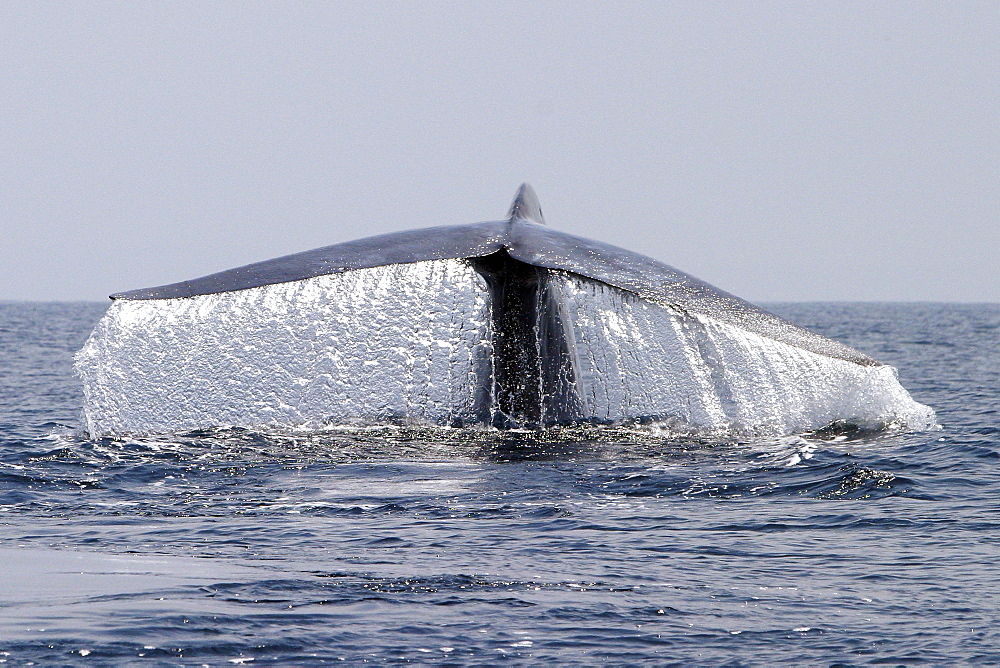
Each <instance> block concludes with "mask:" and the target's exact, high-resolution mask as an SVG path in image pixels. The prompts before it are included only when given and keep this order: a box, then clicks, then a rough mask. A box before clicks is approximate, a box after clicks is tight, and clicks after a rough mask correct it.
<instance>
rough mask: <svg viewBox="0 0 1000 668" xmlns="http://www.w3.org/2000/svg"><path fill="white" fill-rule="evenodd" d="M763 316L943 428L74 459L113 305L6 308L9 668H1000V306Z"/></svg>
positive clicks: (465, 438)
mask: <svg viewBox="0 0 1000 668" xmlns="http://www.w3.org/2000/svg"><path fill="white" fill-rule="evenodd" d="M769 308H770V309H771V310H772V311H774V312H776V313H778V314H779V315H782V316H784V317H787V318H789V319H791V320H793V321H794V322H796V323H798V324H801V325H804V326H806V327H809V328H811V329H814V330H816V331H818V332H820V333H822V334H826V335H828V336H830V337H833V338H836V339H838V340H841V341H843V342H845V343H847V344H849V345H852V346H854V347H857V348H858V349H860V350H862V351H864V352H866V353H868V354H870V355H872V356H874V357H875V358H877V359H879V360H881V361H883V362H886V363H888V364H892V365H893V366H895V367H897V368H898V369H899V376H900V380H901V382H902V384H903V385H904V386H905V387H906V388H907V389H908V390H909V391H910V392H911V394H912V395H913V397H914V398H915V399H916V400H917V401H919V402H921V403H924V404H927V405H929V406H931V407H933V408H934V409H935V410H936V411H937V418H938V421H939V422H940V424H941V428H940V429H938V430H931V431H923V432H920V433H905V432H893V431H882V432H859V431H857V430H851V429H849V428H845V429H836V430H830V431H829V432H828V433H815V434H810V435H807V436H794V437H787V438H782V439H777V440H771V441H763V442H752V443H738V442H721V443H720V442H712V441H701V440H690V439H688V440H676V439H674V440H671V439H667V438H664V437H656V436H655V435H653V434H651V433H646V432H640V431H634V430H625V429H594V428H588V429H578V430H573V429H564V430H556V431H552V432H549V433H546V434H537V433H536V434H531V433H508V434H499V433H497V432H488V431H458V430H447V429H439V430H430V429H423V430H417V429H412V430H408V429H404V428H391V429H390V428H386V429H367V430H363V429H355V430H350V431H349V430H340V431H330V432H326V433H322V434H312V435H307V434H299V435H295V434H262V433H253V432H249V431H246V430H219V431H211V432H205V431H203V432H194V433H187V434H182V435H177V436H166V437H157V438H134V439H121V440H112V439H97V440H91V439H89V438H88V436H87V434H86V433H84V431H83V428H82V421H81V415H80V412H81V406H82V400H83V398H82V394H81V388H80V383H79V381H78V379H76V378H75V377H74V375H73V372H72V361H73V354H74V352H75V351H76V350H78V349H79V348H80V347H81V346H82V344H83V342H84V340H85V339H86V337H87V335H88V334H89V332H90V330H91V329H92V327H93V326H94V324H95V323H96V322H97V320H98V319H99V318H100V316H101V315H102V314H103V313H104V311H105V309H106V304H89V303H66V304H41V303H0V662H3V663H6V664H8V665H31V664H38V665H77V664H79V665H111V664H133V663H149V664H151V665H203V664H208V665H234V664H237V665H238V664H250V663H252V664H253V665H259V664H279V665H296V664H298V665H321V664H326V663H344V664H347V665H356V664H361V663H366V662H367V663H406V662H414V663H427V664H438V665H441V664H445V665H447V664H452V665H497V664H538V663H549V664H560V663H562V664H597V663H606V664H655V665H669V664H672V663H676V664H684V665H732V666H739V665H773V664H775V663H778V662H783V663H791V664H808V665H831V666H832V665H839V666H846V665H876V664H890V665H897V664H903V665H916V664H951V663H960V662H965V663H972V664H997V663H1000V414H998V407H1000V305H997V304H992V305H983V304H968V305H955V304H777V305H770V307H769Z"/></svg>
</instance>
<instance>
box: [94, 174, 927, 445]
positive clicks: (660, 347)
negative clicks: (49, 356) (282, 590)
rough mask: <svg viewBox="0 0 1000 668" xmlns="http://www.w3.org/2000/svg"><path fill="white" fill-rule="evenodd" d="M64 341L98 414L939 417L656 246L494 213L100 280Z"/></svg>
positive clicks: (471, 418)
mask: <svg viewBox="0 0 1000 668" xmlns="http://www.w3.org/2000/svg"><path fill="white" fill-rule="evenodd" d="M112 300H113V301H112V305H111V308H110V309H109V311H108V313H107V315H106V316H105V317H104V319H102V321H101V322H100V323H98V325H97V327H96V328H95V330H94V333H93V334H92V335H91V337H90V339H89V340H88V341H87V343H86V345H85V346H84V348H83V349H82V350H81V351H80V353H79V354H78V356H77V370H78V373H79V374H80V376H81V377H82V379H83V384H84V395H85V399H86V401H85V409H84V411H85V415H86V418H87V423H88V429H89V431H90V433H91V434H95V435H100V434H123V433H150V432H164V431H177V430H185V429H197V428H205V427H212V426H219V425H236V426H242V427H250V428H253V427H272V428H273V427H289V428H322V427H324V426H328V425H331V424H343V423H352V424H353V423H358V422H361V423H364V424H384V423H387V422H388V423H399V422H404V423H419V424H435V425H450V426H469V425H487V426H491V427H496V428H502V429H506V428H518V427H528V428H537V427H545V426H551V425H565V424H574V423H598V424H623V423H636V422H642V423H653V424H659V425H670V426H671V428H672V429H673V428H676V429H681V430H689V431H690V430H694V431H699V432H708V433H712V434H720V433H722V434H730V435H740V434H742V435H747V434H749V435H780V434H788V433H794V432H797V431H808V430H812V429H818V428H821V427H824V426H826V425H828V424H830V423H832V422H835V421H838V420H848V421H855V422H863V423H866V424H868V423H878V424H905V425H909V426H911V427H920V426H927V425H930V424H933V411H931V410H930V409H929V408H927V407H926V406H922V405H920V404H918V403H916V402H915V401H913V399H912V398H910V396H909V394H907V392H906V390H904V389H903V388H902V387H901V386H900V385H899V382H898V381H897V380H896V375H895V370H894V369H893V368H892V367H888V366H885V365H882V364H880V363H879V362H878V361H876V360H875V359H873V358H872V357H870V356H869V355H867V354H865V353H863V352H861V351H859V350H856V349H854V348H852V347H850V346H847V345H845V344H843V343H840V342H838V341H834V340H832V339H829V338H827V337H825V336H821V335H820V334H817V333H815V332H812V331H809V330H807V329H804V328H802V327H799V326H797V325H795V324H793V323H791V322H789V321H787V320H784V319H782V318H780V317H778V316H776V315H774V314H771V313H769V312H767V311H765V310H764V309H761V308H759V307H757V306H754V305H753V304H750V303H749V302H746V301H744V300H742V299H740V298H738V297H736V296H734V295H731V294H729V293H727V292H725V291H723V290H719V289H718V288H715V287H713V286H711V285H709V284H708V283H705V282H703V281H700V280H699V279H697V278H694V277H693V276H690V275H688V274H685V273H684V272H681V271H679V270H677V269H674V268H673V267H670V266H668V265H666V264H663V263H661V262H659V261H657V260H654V259H652V258H649V257H646V256H644V255H640V254H638V253H633V252H631V251H628V250H625V249H622V248H618V247H616V246H612V245H610V244H606V243H603V242H599V241H594V240H590V239H584V238H582V237H577V236H574V235H571V234H567V233H565V232H560V231H557V230H553V229H551V228H549V227H545V226H544V218H543V217H542V211H541V207H540V206H539V204H538V198H537V197H536V195H535V192H534V190H533V189H532V188H531V186H529V185H528V184H523V185H522V186H521V187H520V188H519V190H518V192H517V195H516V196H515V198H514V201H513V203H512V205H511V207H510V211H509V213H508V217H507V219H506V220H501V221H493V222H483V223H473V224H469V225H455V226H438V227H429V228H424V229H418V230H409V231H405V232H397V233H392V234H385V235H381V236H375V237H369V238H366V239H359V240H355V241H348V242H345V243H339V244H334V245H332V246H326V247H323V248H318V249H315V250H311V251H306V252H303V253H296V254H293V255H288V256H285V257H280V258H276V259H273V260H267V261H264V262H257V263H254V264H250V265H246V266H244V267H238V268H236V269H230V270H227V271H222V272H219V273H216V274H211V275H209V276H205V277H202V278H196V279H192V280H187V281H181V282H179V283H173V284H170V285H164V286H160V287H154V288H145V289H141V290H133V291H129V292H122V293H117V294H114V295H112Z"/></svg>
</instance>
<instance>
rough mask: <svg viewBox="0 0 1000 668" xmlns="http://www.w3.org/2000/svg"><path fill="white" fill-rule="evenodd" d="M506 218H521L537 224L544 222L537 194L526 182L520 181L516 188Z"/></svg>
mask: <svg viewBox="0 0 1000 668" xmlns="http://www.w3.org/2000/svg"><path fill="white" fill-rule="evenodd" d="M507 220H509V221H510V222H512V223H513V222H514V221H515V220H523V221H526V222H529V223H535V224H537V225H544V224H545V216H543V215H542V207H541V205H540V204H539V203H538V195H536V194H535V189H534V188H532V187H531V185H530V184H528V183H522V184H521V187H520V188H518V189H517V194H516V195H515V196H514V201H513V202H511V205H510V210H509V211H508V212H507Z"/></svg>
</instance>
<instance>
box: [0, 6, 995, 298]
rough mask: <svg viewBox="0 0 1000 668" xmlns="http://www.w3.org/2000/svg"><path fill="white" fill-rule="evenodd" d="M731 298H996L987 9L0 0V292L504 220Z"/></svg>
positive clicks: (133, 278)
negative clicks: (578, 241)
mask: <svg viewBox="0 0 1000 668" xmlns="http://www.w3.org/2000/svg"><path fill="white" fill-rule="evenodd" d="M525 180H527V181H529V182H531V183H532V184H533V185H534V186H535V189H536V190H537V191H538V194H539V197H540V199H541V202H542V207H543V210H544V211H545V216H546V218H547V220H548V223H549V225H550V226H551V227H554V228H556V229H559V230H562V231H566V232H570V233H573V234H578V235H582V236H587V237H592V238H596V239H600V240H603V241H608V242H611V243H614V244H617V245H619V246H623V247H626V248H629V249H632V250H636V251H639V252H642V253H645V254H647V255H651V256H653V257H655V258H657V259H659V260H662V261H664V262H666V263H668V264H671V265H673V266H675V267H677V268H678V269H681V270H683V271H687V272H689V273H691V274H694V275H695V276H697V277H699V278H701V279H703V280H706V281H708V282H710V283H713V284H715V285H717V286H719V287H721V288H724V289H726V290H728V291H730V292H733V293H735V294H737V295H739V296H741V297H744V298H747V299H750V300H754V301H772V300H940V301H954V300H961V301H1000V259H998V257H997V256H998V252H1000V3H997V2H983V3H971V2H953V1H949V2H934V3H930V2H893V3H883V2H873V1H865V2H858V3H850V2H841V1H837V2H828V3H806V2H787V3H785V2H774V3H765V2H756V1H755V2H746V3H739V2H674V3H661V2H656V3H652V2H651V3H624V4H622V3H617V2H614V3H613V2H607V3H584V2H562V3H514V2H503V3H499V2H495V3H488V4H487V3H477V2H455V3H450V2H448V3H444V2H412V3H401V2H397V3H386V4H374V3H357V2H350V3H348V2H343V3H331V2H321V3H320V2H317V3H310V2H297V3H288V2H275V3H253V2H242V1H241V2H190V3H185V2H122V3H107V2H57V3H46V2H39V1H27V2H21V1H16V0H5V2H3V3H0V299H31V300H63V299H66V300H70V299H92V300H98V299H104V298H105V297H106V295H107V294H109V293H111V292H115V291H120V290H128V289H133V288H140V287H148V286H152V285H158V284H162V283H168V282H174V281H178V280H183V279H188V278H194V277H197V276H201V275H204V274H207V273H211V272H215V271H219V270H222V269H228V268H230V267H234V266H237V265H241V264H246V263H248V262H253V261H257V260H264V259H268V258H272V257H276V256H279V255H284V254H287V253H292V252H296V251H301V250H307V249H310V248H315V247H317V246H323V245H327V244H331V243H336V242H339V241H345V240H348V239H352V238H357V237H361V236H368V235H370V234H377V233H383V232H390V231H395V230H401V229H408V228H415V227H424V226H430V225H441V224H452V223H454V224H462V223H470V222H477V221H481V220H494V219H499V218H502V217H503V215H504V214H505V212H506V209H507V206H508V204H509V201H510V199H511V197H512V196H513V194H514V191H515V190H516V188H517V186H518V185H519V184H520V183H521V181H525Z"/></svg>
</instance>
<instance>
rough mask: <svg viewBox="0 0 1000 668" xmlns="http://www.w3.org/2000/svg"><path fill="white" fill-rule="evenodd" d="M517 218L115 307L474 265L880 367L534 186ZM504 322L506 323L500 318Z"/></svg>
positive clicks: (363, 246) (402, 235) (244, 272)
mask: <svg viewBox="0 0 1000 668" xmlns="http://www.w3.org/2000/svg"><path fill="white" fill-rule="evenodd" d="M508 216H509V217H508V219H507V220H504V221H493V222H484V223H474V224H471V225H456V226H443V227H429V228H425V229H419V230H408V231H405V232H396V233H393V234H384V235H380V236H374V237H368V238H365V239H358V240H355V241H348V242H345V243H339V244H334V245H332V246H325V247H323V248H317V249H315V250H310V251H305V252H302V253H295V254H293V255H286V256H284V257H279V258H276V259H273V260H266V261H264V262H257V263H254V264H248V265H246V266H243V267H238V268H236V269H229V270H227V271H222V272H219V273H217V274H210V275H208V276H204V277H202V278H196V279H192V280H189V281H181V282H180V283H172V284H170V285H163V286H160V287H154V288H144V289H141V290H132V291H129V292H120V293H117V294H114V295H111V298H112V299H131V300H145V299H181V298H186V297H194V296H197V295H207V294H215V293H221V292H231V291H234V290H246V289H249V288H255V287H260V286H264V285H272V284H275V283H285V282H288V281H298V280H302V279H306V278H312V277H314V276H323V275H326V274H337V273H342V272H346V271H351V270H354V269H365V268H370V267H381V266H386V265H392V264H405V263H411V262H419V261H423V260H445V259H459V258H465V259H469V260H470V261H472V262H473V266H475V267H476V268H477V270H478V271H479V272H480V273H481V274H483V275H484V276H485V277H486V278H487V282H488V283H489V284H490V286H491V290H496V289H499V288H497V286H498V285H500V284H501V283H504V281H503V280H502V279H498V276H499V275H501V274H505V273H506V274H510V275H511V276H514V277H515V279H516V280H515V279H512V280H508V281H506V283H505V285H507V288H506V290H507V292H508V293H509V292H510V290H511V289H512V288H511V286H517V285H520V286H521V289H524V290H529V291H530V290H533V291H536V292H537V291H538V290H544V283H545V275H546V272H545V271H542V272H540V273H539V272H538V271H537V270H539V269H540V270H554V271H564V272H571V273H573V274H577V275H579V276H583V277H585V278H588V279H591V280H594V281H599V282H601V283H605V284H607V285H611V286H614V287H616V288H620V289H622V290H626V291H628V292H631V293H633V294H635V295H637V296H639V297H641V298H642V299H645V300H648V301H651V302H654V303H657V304H661V305H664V306H669V307H671V308H675V309H678V310H680V311H684V312H687V313H689V314H695V315H703V316H707V317H710V318H713V319H715V320H718V321H721V322H724V323H728V324H730V325H734V326H736V327H739V328H741V329H744V330H746V331H748V332H753V333H755V334H759V335H761V336H765V337H768V338H770V339H773V340H776V341H781V342H783V343H787V344H789V345H792V346H796V347H798V348H802V349H804V350H808V351H811V352H814V353H817V354H820V355H825V356H827V357H832V358H836V359H841V360H845V361H848V362H853V363H855V364H860V365H863V366H878V365H879V364H880V363H879V362H877V361H876V360H874V359H872V358H871V357H869V356H868V355H866V354H864V353H862V352H860V351H858V350H855V349H854V348H851V347H850V346H847V345H844V344H842V343H839V342H837V341H834V340H832V339H828V338H826V337H824V336H821V335H819V334H816V333H814V332H811V331H809V330H807V329H804V328H802V327H799V326H797V325H795V324H793V323H791V322H788V321H787V320H784V319H782V318H779V317H778V316H776V315H774V314H772V313H769V312H767V311H765V310H764V309H761V308H759V307H757V306H754V305H753V304H751V303H749V302H747V301H744V300H742V299H740V298H739V297H736V296H734V295H731V294H729V293H727V292H725V291H723V290H720V289H718V288H716V287H713V286H711V285H709V284H708V283H705V282H704V281H701V280H699V279H697V278H694V277H693V276H690V275H688V274H685V273H684V272H681V271H678V270H677V269H674V268H673V267H670V266H668V265H666V264H663V263H662V262H658V261H657V260H654V259H652V258H649V257H646V256H644V255H640V254H638V253H633V252H632V251H628V250H625V249H623V248H618V247H617V246H612V245H611V244H606V243H602V242H600V241H594V240H591V239H585V238H582V237H577V236H574V235H572V234H566V233H565V232H558V231H556V230H552V229H550V228H547V227H545V226H544V218H543V217H542V212H541V208H540V207H539V205H538V200H537V198H536V196H535V194H534V191H533V190H532V189H531V186H529V185H528V184H524V185H522V186H521V188H520V189H519V190H518V193H517V196H516V197H515V199H514V203H513V204H512V205H511V208H510V212H509V214H508ZM508 258H509V260H508ZM531 268H534V269H531ZM498 272H499V273H498ZM532 272H534V273H532ZM498 281H499V282H498ZM506 299H507V301H508V302H510V304H509V306H510V308H513V309H515V310H518V311H519V312H522V316H523V318H528V319H529V320H532V319H533V317H537V316H531V314H530V313H529V311H530V309H529V306H530V308H535V307H536V306H537V305H538V303H541V302H539V301H538V300H539V299H540V298H539V297H536V296H528V297H524V298H521V299H515V300H514V302H511V298H510V297H509V296H508V297H507V298H506ZM493 301H494V305H495V306H494V309H496V308H497V306H496V304H498V303H500V302H502V301H503V300H499V301H498V299H497V295H496V294H494V295H493ZM515 302H516V303H515ZM537 311H538V309H537V308H535V312H536V313H537ZM496 317H499V316H498V315H497V313H496V312H495V318H496ZM523 318H522V319H523ZM506 321H508V322H509V323H510V324H511V325H512V326H513V325H514V324H515V323H516V322H517V319H516V318H511V317H507V318H506ZM550 324H551V323H550ZM539 326H541V327H542V329H545V326H544V324H539V323H538V322H530V323H528V327H529V328H531V327H539ZM557 347H558V346H557ZM557 375H558V373H557Z"/></svg>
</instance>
